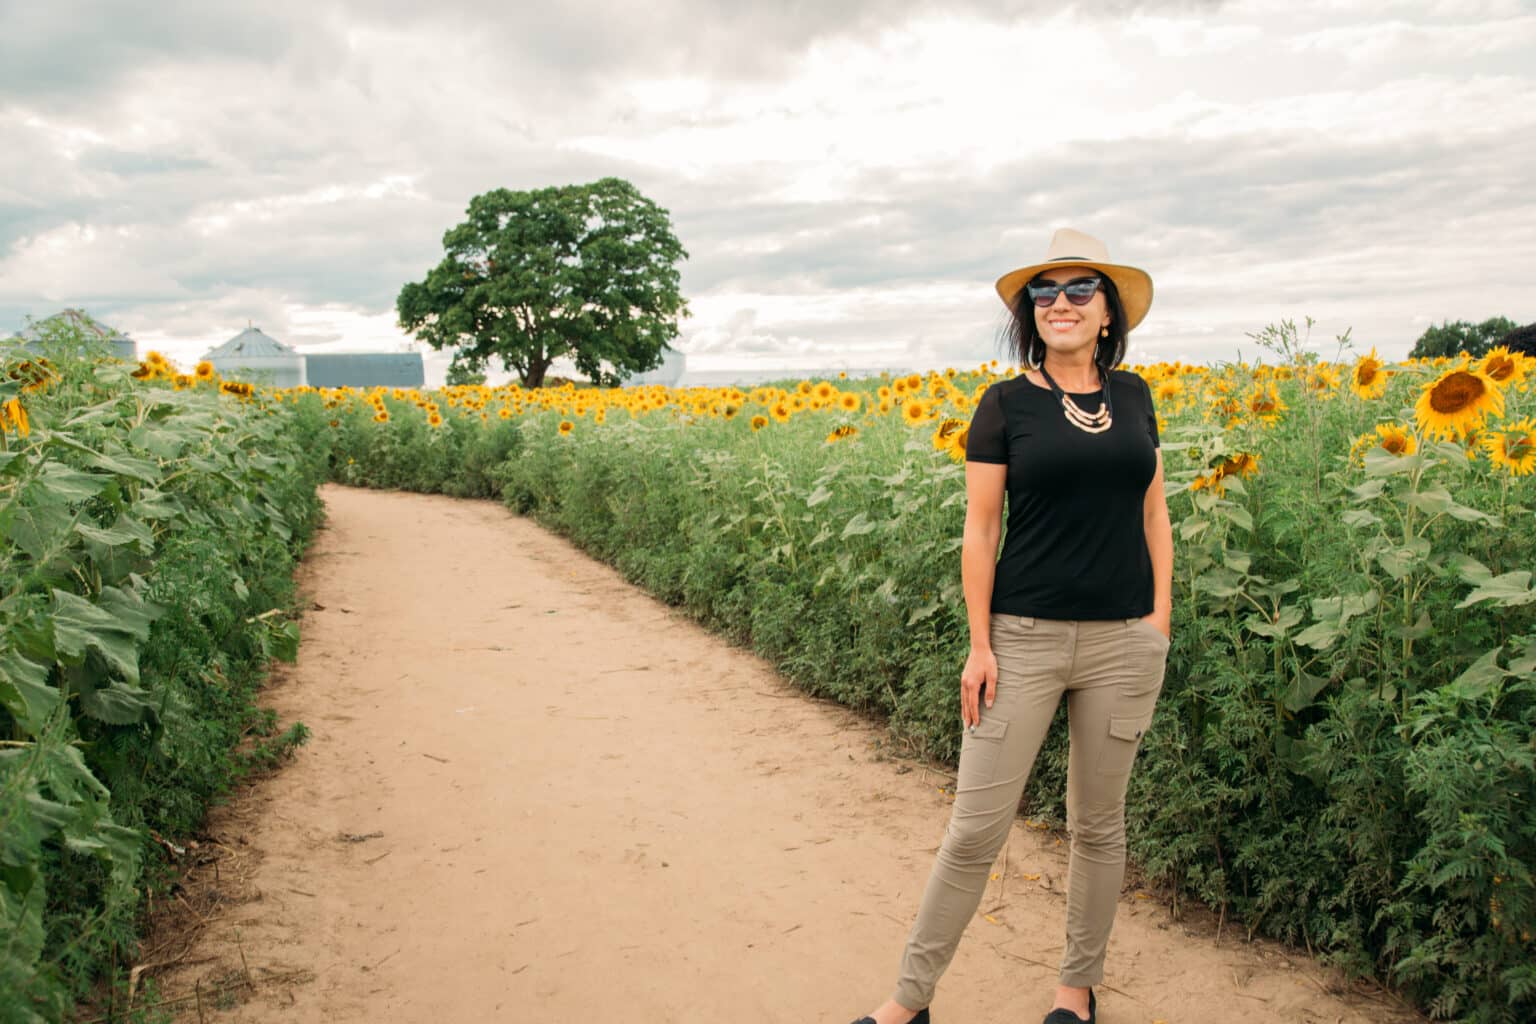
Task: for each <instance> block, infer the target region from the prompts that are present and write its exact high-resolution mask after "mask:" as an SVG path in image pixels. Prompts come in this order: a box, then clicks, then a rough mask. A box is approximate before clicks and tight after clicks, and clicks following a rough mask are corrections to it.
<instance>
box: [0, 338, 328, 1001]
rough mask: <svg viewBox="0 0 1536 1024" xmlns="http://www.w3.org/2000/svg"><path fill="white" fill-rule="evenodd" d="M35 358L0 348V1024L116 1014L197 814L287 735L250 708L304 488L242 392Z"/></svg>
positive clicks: (309, 490)
mask: <svg viewBox="0 0 1536 1024" xmlns="http://www.w3.org/2000/svg"><path fill="white" fill-rule="evenodd" d="M57 340H58V341H59V349H60V350H59V351H58V352H56V353H51V354H50V355H49V356H44V355H41V354H39V353H35V352H30V351H25V350H22V349H21V348H19V347H18V346H15V345H9V344H6V343H0V1021H3V1022H5V1024H10V1022H13V1021H18V1022H34V1021H60V1020H65V1019H68V1017H69V1015H70V1014H71V1013H72V1012H73V1011H74V1010H75V1009H76V1008H77V1007H79V1006H81V1001H82V1000H86V1001H87V1002H86V1004H85V1005H86V1006H95V1007H97V1008H99V1009H101V1010H107V1011H110V1010H111V1009H112V1008H113V1007H114V1006H117V1008H118V1009H121V1007H120V1005H119V1004H118V1003H117V1000H118V999H119V997H120V995H121V991H122V988H123V986H124V984H125V983H126V982H127V977H126V975H127V970H128V967H129V966H131V965H132V964H133V963H136V962H138V950H137V947H136V943H137V934H138V929H139V922H140V920H141V912H142V911H143V910H144V908H145V905H146V903H147V902H148V901H151V900H153V899H155V898H157V897H158V898H161V899H165V898H169V897H168V893H167V888H168V886H169V884H170V881H171V880H173V878H174V875H173V874H171V873H170V872H169V871H168V870H167V864H168V863H169V862H171V861H173V860H175V859H177V858H180V857H184V856H186V855H187V852H188V847H187V838H188V837H189V836H192V835H194V834H195V833H196V831H197V830H198V829H199V827H200V826H201V823H202V820H203V816H204V813H205V810H206V808H207V806H208V804H209V802H210V801H212V800H214V799H216V798H218V797H219V796H220V795H221V794H223V793H225V792H227V791H228V790H229V788H230V786H231V785H233V784H234V782H236V781H237V780H238V779H239V778H241V777H242V776H244V775H246V774H248V773H249V772H251V771H254V770H258V769H260V768H263V767H265V766H266V765H268V764H270V763H272V762H273V761H275V760H276V759H278V758H280V757H281V756H282V754H283V753H285V751H286V750H287V749H291V747H292V746H293V745H294V744H296V743H299V742H302V741H303V737H304V729H303V726H302V725H301V724H295V725H294V726H293V727H292V728H290V729H289V730H288V731H287V732H285V733H283V734H281V735H279V734H278V730H277V728H276V723H275V721H274V720H273V718H272V716H271V714H270V712H264V711H262V710H261V709H259V708H258V707H257V706H256V704H255V692H256V689H257V686H258V684H259V683H260V681H261V679H262V678H263V677H264V676H265V673H266V671H267V668H268V665H269V663H270V661H271V659H272V658H274V657H284V658H289V659H291V658H293V657H294V656H295V654H296V651H297V647H298V626H297V622H296V621H295V619H296V617H297V610H296V609H295V608H294V607H293V602H294V600H295V595H294V593H293V582H292V573H293V568H294V566H295V564H296V562H297V560H298V557H299V555H300V554H301V552H302V550H303V547H304V544H305V542H306V540H307V538H308V537H309V535H310V534H311V533H312V531H313V529H314V526H315V525H316V524H317V523H318V521H319V515H320V510H321V506H320V503H319V501H318V497H317V494H316V490H317V487H318V485H319V482H320V481H321V480H322V479H323V478H324V476H325V472H326V462H325V455H324V453H320V454H318V455H315V454H312V453H308V452H305V451H304V450H303V449H301V448H300V447H299V446H298V443H297V440H296V438H295V436H294V434H293V431H292V430H291V429H290V425H289V423H288V422H287V421H286V420H285V419H284V418H283V417H281V416H277V415H269V414H265V413H262V414H258V413H257V412H256V410H255V408H254V407H253V406H252V405H251V403H250V402H249V398H248V397H244V398H243V397H241V396H242V393H243V395H245V396H249V395H250V394H251V393H252V389H250V388H248V387H245V386H243V385H232V386H231V387H230V388H228V389H227V390H226V393H224V394H221V393H220V389H219V388H218V386H217V382H213V381H211V379H210V381H209V383H208V384H207V385H206V386H204V387H203V388H202V389H201V390H198V391H187V392H185V393H178V392H177V391H176V390H174V389H172V388H161V387H154V386H146V385H145V384H144V383H142V382H141V381H140V380H135V379H134V376H135V375H134V374H131V373H130V372H129V371H130V370H131V369H132V368H131V367H125V366H123V365H122V364H120V363H118V362H116V361H115V360H111V359H108V358H105V357H100V358H96V357H93V355H92V353H90V352H89V351H88V350H87V351H85V352H83V353H82V351H81V349H82V347H83V346H84V345H85V343H84V340H83V339H82V337H81V336H79V335H78V334H76V336H75V337H73V338H68V339H57ZM138 376H141V377H149V376H150V374H149V373H140V374H138ZM205 376H206V375H205ZM114 965H116V967H115V968H114ZM151 984H152V983H151ZM87 1016H94V1014H87ZM116 1019H126V1018H125V1017H121V1016H119V1017H118V1018H116Z"/></svg>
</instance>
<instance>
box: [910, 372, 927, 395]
mask: <svg viewBox="0 0 1536 1024" xmlns="http://www.w3.org/2000/svg"><path fill="white" fill-rule="evenodd" d="M906 381H907V390H908V391H916V390H917V389H918V388H920V387H922V386H923V375H922V374H920V373H909V374H907V376H906Z"/></svg>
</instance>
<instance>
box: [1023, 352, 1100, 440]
mask: <svg viewBox="0 0 1536 1024" xmlns="http://www.w3.org/2000/svg"><path fill="white" fill-rule="evenodd" d="M1036 369H1038V370H1039V371H1040V375H1041V376H1042V377H1044V378H1045V382H1046V383H1047V384H1049V385H1050V386H1051V393H1052V394H1053V395H1055V396H1056V398H1057V399H1058V400H1059V401H1060V402H1061V411H1062V414H1063V415H1065V416H1066V417H1067V422H1068V423H1070V424H1072V425H1073V426H1074V427H1076V428H1077V429H1078V430H1081V431H1083V432H1084V433H1087V434H1102V433H1104V431H1106V430H1108V429H1109V427H1110V424H1111V423H1113V422H1114V402H1113V400H1112V399H1111V398H1110V396H1109V381H1108V379H1107V378H1106V377H1105V375H1104V371H1103V370H1102V369H1100V370H1099V382H1100V384H1101V385H1102V386H1103V389H1104V401H1102V402H1100V403H1099V409H1098V411H1097V412H1092V413H1090V412H1085V411H1083V409H1082V407H1081V406H1079V405H1078V404H1077V403H1076V402H1074V401H1073V400H1072V399H1071V397H1070V396H1069V395H1068V394H1067V393H1066V392H1065V391H1063V390H1061V386H1060V385H1059V384H1057V383H1056V381H1055V379H1054V378H1052V377H1051V375H1050V374H1049V373H1047V372H1046V370H1045V363H1044V361H1042V362H1041V363H1040V365H1039V366H1038V367H1036Z"/></svg>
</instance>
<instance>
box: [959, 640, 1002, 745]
mask: <svg viewBox="0 0 1536 1024" xmlns="http://www.w3.org/2000/svg"><path fill="white" fill-rule="evenodd" d="M982 693H985V694H986V700H987V707H991V706H992V702H993V701H994V700H996V699H997V655H995V654H993V653H992V652H991V650H985V651H978V650H975V649H972V651H971V654H970V657H968V658H966V659H965V668H964V669H962V670H961V671H960V720H961V721H962V722H964V723H965V724H966V725H967V726H972V725H977V724H979V723H980V722H981V702H980V695H981V694H982Z"/></svg>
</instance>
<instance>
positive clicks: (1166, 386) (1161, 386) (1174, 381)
mask: <svg viewBox="0 0 1536 1024" xmlns="http://www.w3.org/2000/svg"><path fill="white" fill-rule="evenodd" d="M1183 393H1184V382H1183V381H1182V380H1180V379H1179V378H1178V377H1169V378H1167V379H1166V380H1161V381H1158V383H1157V389H1156V390H1155V391H1153V394H1154V395H1155V396H1156V397H1157V400H1158V401H1159V402H1171V401H1173V400H1174V399H1175V398H1178V397H1179V396H1180V395H1182V394H1183Z"/></svg>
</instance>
